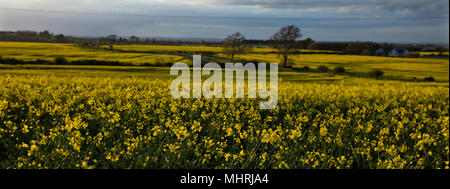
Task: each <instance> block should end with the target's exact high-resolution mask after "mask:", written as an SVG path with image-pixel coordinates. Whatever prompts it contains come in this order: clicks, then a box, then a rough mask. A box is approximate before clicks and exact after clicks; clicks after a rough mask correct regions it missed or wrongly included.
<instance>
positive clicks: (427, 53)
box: [414, 52, 448, 56]
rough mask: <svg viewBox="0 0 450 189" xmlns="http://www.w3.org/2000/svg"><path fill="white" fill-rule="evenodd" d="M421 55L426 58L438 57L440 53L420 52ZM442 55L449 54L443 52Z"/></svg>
mask: <svg viewBox="0 0 450 189" xmlns="http://www.w3.org/2000/svg"><path fill="white" fill-rule="evenodd" d="M414 53H417V52H414ZM419 54H420V55H424V56H437V55H439V54H440V52H419ZM442 55H445V56H448V52H442Z"/></svg>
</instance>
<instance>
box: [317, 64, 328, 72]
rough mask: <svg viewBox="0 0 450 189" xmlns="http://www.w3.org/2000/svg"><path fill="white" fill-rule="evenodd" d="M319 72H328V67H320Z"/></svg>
mask: <svg viewBox="0 0 450 189" xmlns="http://www.w3.org/2000/svg"><path fill="white" fill-rule="evenodd" d="M317 71H319V72H328V67H327V66H324V65H320V66H319V67H317Z"/></svg>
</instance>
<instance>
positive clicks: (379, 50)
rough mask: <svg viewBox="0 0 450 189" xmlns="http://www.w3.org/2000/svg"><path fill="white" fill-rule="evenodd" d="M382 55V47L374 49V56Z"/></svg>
mask: <svg viewBox="0 0 450 189" xmlns="http://www.w3.org/2000/svg"><path fill="white" fill-rule="evenodd" d="M383 55H384V49H383V48H379V49H377V50H375V56H383Z"/></svg>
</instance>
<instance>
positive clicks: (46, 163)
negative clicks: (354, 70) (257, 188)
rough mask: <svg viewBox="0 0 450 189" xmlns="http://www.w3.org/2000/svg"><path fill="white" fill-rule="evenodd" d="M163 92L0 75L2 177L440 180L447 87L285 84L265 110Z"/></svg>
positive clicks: (133, 84) (138, 84)
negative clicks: (428, 172)
mask: <svg viewBox="0 0 450 189" xmlns="http://www.w3.org/2000/svg"><path fill="white" fill-rule="evenodd" d="M169 81H170V80H158V79H156V80H155V79H149V78H146V77H144V78H141V77H108V76H105V77H98V76H82V75H81V76H80V75H72V76H70V75H68V76H55V75H53V74H37V75H34V74H29V75H17V74H7V73H6V74H5V73H3V74H1V75H0V85H1V87H0V143H1V144H2V145H1V146H0V148H1V150H0V157H1V159H0V160H1V161H0V167H2V168H338V169H340V168H377V169H379V168H389V169H396V168H414V169H415V168H420V169H422V168H439V169H440V168H442V169H448V163H449V130H448V129H449V90H448V86H447V87H421V86H416V85H414V84H409V83H403V84H401V85H396V86H393V85H389V84H388V83H387V84H385V85H373V84H372V83H370V82H369V83H360V84H358V85H353V86H344V85H342V84H315V83H300V84H298V83H291V82H281V83H280V87H279V88H280V91H279V94H280V97H279V103H278V106H277V108H276V109H273V110H261V109H259V108H258V104H259V103H258V101H259V100H258V99H248V98H244V99H226V98H222V99H174V98H172V97H171V96H170V93H169V85H170V82H169Z"/></svg>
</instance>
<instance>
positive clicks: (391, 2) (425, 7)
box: [191, 0, 449, 17]
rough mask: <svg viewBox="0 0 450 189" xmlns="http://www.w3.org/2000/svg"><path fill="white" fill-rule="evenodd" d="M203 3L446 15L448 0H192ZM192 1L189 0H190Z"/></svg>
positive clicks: (369, 14)
mask: <svg viewBox="0 0 450 189" xmlns="http://www.w3.org/2000/svg"><path fill="white" fill-rule="evenodd" d="M194 1H196V2H198V3H203V4H205V3H206V4H216V5H243V6H253V7H261V8H275V9H301V10H309V11H334V12H338V13H347V14H361V15H366V16H383V15H385V14H386V13H391V14H393V15H397V16H428V17H429V16H448V15H449V1H448V0H339V1H336V0H228V1H223V0H194ZM191 2H192V1H191Z"/></svg>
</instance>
